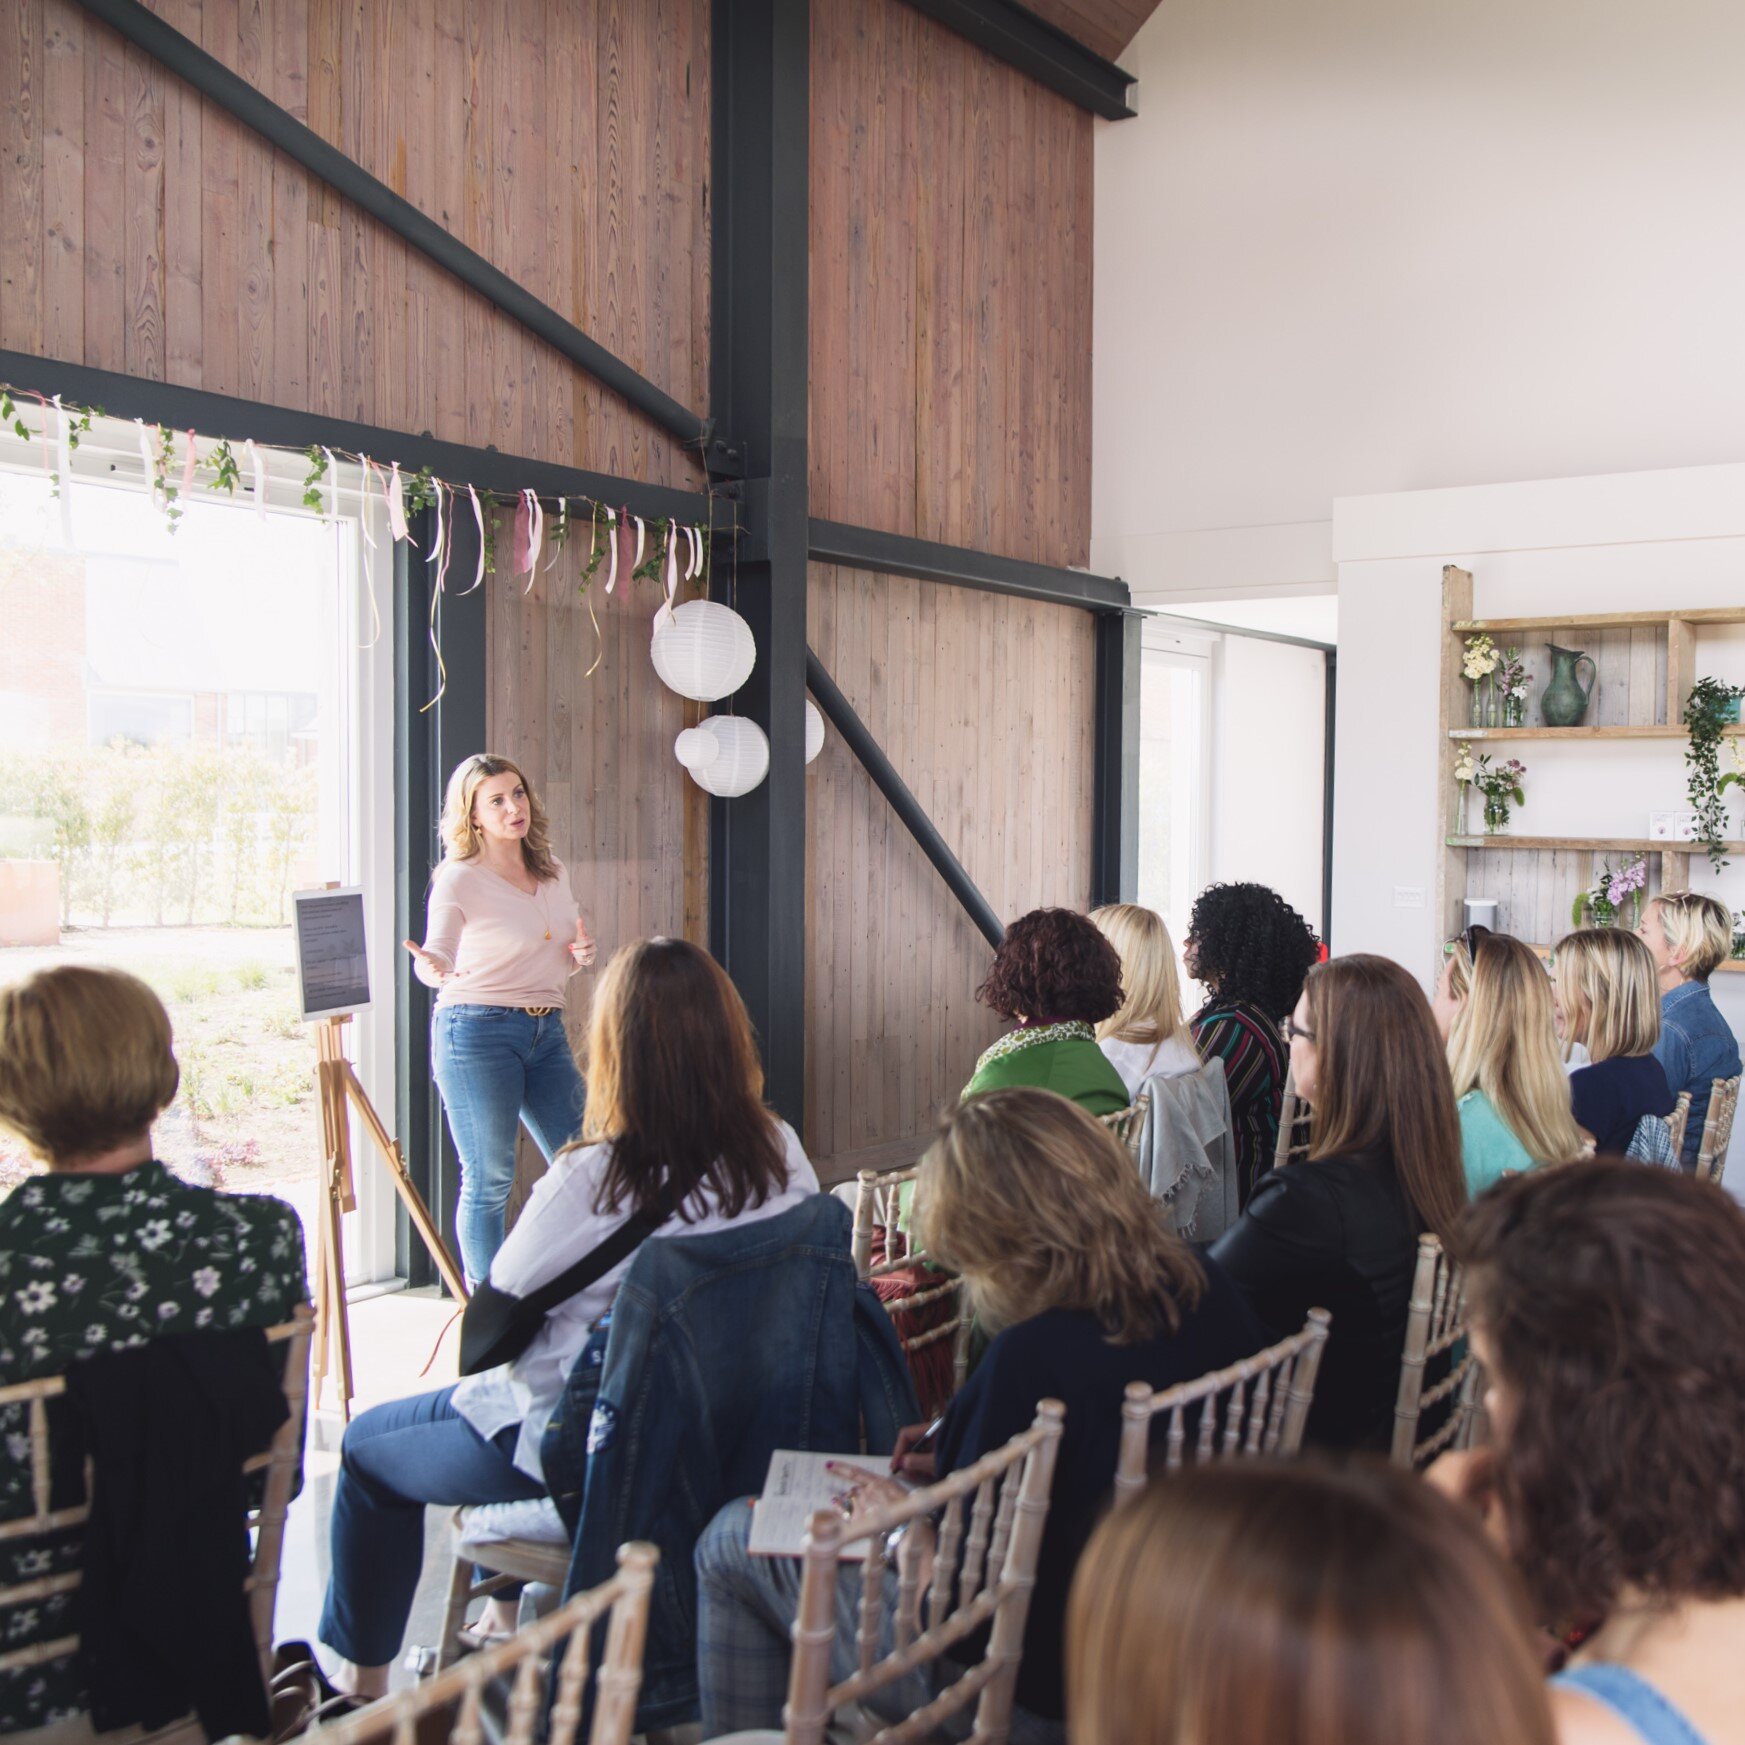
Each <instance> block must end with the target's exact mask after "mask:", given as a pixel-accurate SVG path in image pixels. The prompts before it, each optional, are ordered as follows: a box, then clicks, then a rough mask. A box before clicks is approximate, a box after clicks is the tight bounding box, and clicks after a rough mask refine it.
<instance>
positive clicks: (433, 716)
mask: <svg viewBox="0 0 1745 1745" xmlns="http://www.w3.org/2000/svg"><path fill="white" fill-rule="evenodd" d="M434 531H435V529H434V527H433V526H432V524H431V518H430V512H429V511H428V510H424V511H422V512H421V513H419V514H418V515H416V516H414V517H413V519H412V523H411V532H412V536H413V537H412V540H411V542H410V543H408V544H401V545H397V546H396V547H395V584H396V585H395V588H394V802H395V803H394V932H395V938H396V939H422V938H423V937H424V926H425V905H426V900H427V899H428V897H429V894H430V876H431V873H432V871H433V870H434V869H435V866H436V863H437V862H438V861H439V860H440V859H441V858H442V843H441V839H440V836H439V834H438V830H437V825H438V821H439V819H440V817H441V813H442V791H443V788H444V786H445V785H446V783H447V781H448V775H449V772H450V771H451V770H452V769H453V768H454V767H455V765H456V764H458V763H459V762H461V760H462V759H463V758H467V757H471V756H472V755H473V753H475V752H479V751H484V750H486V749H487V747H486V743H485V733H486V717H485V591H484V590H483V589H482V588H481V589H478V590H476V591H474V592H471V593H466V592H462V591H460V587H461V586H464V582H465V579H466V578H470V577H471V576H472V574H473V573H474V570H475V568H476V566H477V563H478V552H479V547H478V540H479V533H478V529H477V527H475V526H474V525H473V523H472V521H471V519H470V518H469V517H467V516H464V515H457V516H456V517H455V518H454V521H453V523H452V525H451V528H450V535H451V537H452V539H453V541H454V544H453V548H452V557H451V559H450V562H449V571H448V574H449V586H448V587H447V588H446V589H445V590H444V591H443V592H442V594H441V595H440V596H439V597H438V599H437V601H436V625H437V635H438V638H439V639H440V641H441V643H442V660H443V667H444V668H446V674H447V679H446V683H444V682H443V673H442V671H441V670H439V668H438V666H437V661H436V654H435V651H434V650H433V649H432V648H431V646H430V602H431V593H432V590H433V589H434V588H435V587H436V566H435V565H434V564H433V563H431V561H430V559H429V557H428V556H427V555H426V553H427V552H428V551H429V549H430V546H431V543H432V536H433V534H434ZM456 577H460V578H462V582H461V584H460V586H457V585H456V583H455V578H456ZM439 688H440V689H441V693H442V694H441V696H440V697H439V698H438V700H437V702H436V704H435V706H434V707H432V708H429V709H426V708H425V707H424V705H425V704H426V703H428V702H429V701H430V699H431V698H432V697H435V696H437V692H438V689H439ZM505 749H506V750H507V751H508V752H509V755H510V756H517V755H519V754H520V753H521V751H522V750H523V749H524V748H522V747H519V746H510V747H506V748H505ZM398 966H399V967H398V974H397V977H396V983H395V994H396V996H397V1000H396V1006H395V1050H394V1064H395V1080H396V1085H395V1097H396V1109H395V1115H396V1119H397V1122H398V1125H399V1131H400V1144H401V1148H402V1150H403V1151H404V1152H405V1155H406V1167H407V1169H408V1170H409V1171H410V1173H411V1175H412V1179H413V1181H414V1182H415V1183H416V1185H417V1187H418V1191H419V1192H420V1193H421V1194H422V1195H423V1196H424V1200H425V1203H426V1204H427V1205H428V1206H429V1207H430V1211H431V1215H432V1216H433V1217H434V1218H435V1220H436V1227H437V1229H438V1230H439V1231H440V1232H441V1233H442V1239H443V1241H444V1242H446V1243H447V1244H448V1247H449V1250H450V1252H451V1253H455V1254H458V1253H459V1252H460V1246H459V1239H458V1232H457V1229H456V1225H455V1208H456V1205H457V1203H458V1201H459V1198H460V1158H459V1156H458V1154H457V1153H456V1151H455V1148H454V1140H453V1138H452V1137H451V1135H450V1134H449V1131H448V1123H447V1122H446V1121H445V1120H444V1119H443V1116H442V1104H441V1100H440V1098H439V1097H438V1095H437V1091H436V1081H435V1077H434V1074H433V1071H432V1061H431V1052H430V1014H431V1008H432V1005H433V1003H434V999H435V996H434V995H433V994H432V993H431V991H430V989H429V988H427V987H426V986H425V985H424V984H423V983H422V982H421V981H419V980H418V978H417V977H416V976H415V975H414V974H413V973H412V958H411V954H410V953H409V952H400V953H399V954H398ZM394 1258H395V1268H396V1270H397V1271H399V1272H400V1273H402V1274H404V1275H405V1277H406V1278H407V1280H408V1282H410V1283H412V1284H415V1285H420V1284H436V1283H439V1282H440V1281H439V1279H438V1278H437V1274H436V1269H435V1267H434V1266H433V1265H432V1263H431V1260H430V1255H429V1253H428V1251H427V1250H426V1249H425V1247H424V1245H423V1243H422V1242H419V1241H417V1240H416V1239H415V1238H414V1237H413V1236H412V1234H411V1229H410V1226H409V1224H408V1222H407V1218H406V1212H405V1208H404V1207H401V1208H400V1209H399V1212H398V1217H397V1222H396V1225H395V1238H394Z"/></svg>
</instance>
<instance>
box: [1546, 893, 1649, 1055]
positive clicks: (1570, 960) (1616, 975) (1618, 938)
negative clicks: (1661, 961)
mask: <svg viewBox="0 0 1745 1745" xmlns="http://www.w3.org/2000/svg"><path fill="white" fill-rule="evenodd" d="M1551 963H1552V972H1551V973H1552V975H1553V976H1554V977H1555V978H1556V981H1557V998H1558V1000H1559V1001H1560V1002H1561V1004H1562V1006H1563V1017H1564V1031H1565V1035H1564V1041H1565V1042H1566V1043H1567V1042H1582V1043H1585V1044H1586V1045H1587V1052H1588V1058H1589V1059H1590V1060H1591V1061H1593V1062H1595V1063H1596V1064H1597V1063H1598V1062H1600V1061H1602V1060H1614V1059H1617V1058H1619V1057H1620V1056H1630V1055H1641V1054H1652V1053H1653V1052H1654V1045H1655V1043H1657V1042H1658V1041H1659V1040H1660V973H1659V971H1658V970H1656V969H1655V967H1654V953H1653V952H1651V951H1650V950H1649V949H1648V947H1647V946H1646V945H1644V944H1643V943H1642V941H1641V940H1640V939H1638V938H1637V937H1636V935H1635V934H1634V933H1631V932H1628V931H1626V930H1625V929H1624V928H1622V927H1583V928H1580V929H1578V930H1577V931H1576V932H1574V933H1566V934H1564V936H1563V937H1562V938H1561V939H1560V940H1558V942H1557V947H1556V950H1555V951H1554V952H1553V953H1552V958H1551Z"/></svg>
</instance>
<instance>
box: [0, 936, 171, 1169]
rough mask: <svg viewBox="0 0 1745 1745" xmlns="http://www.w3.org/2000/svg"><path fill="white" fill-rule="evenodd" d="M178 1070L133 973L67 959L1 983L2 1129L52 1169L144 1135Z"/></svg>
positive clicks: (164, 1016)
mask: <svg viewBox="0 0 1745 1745" xmlns="http://www.w3.org/2000/svg"><path fill="white" fill-rule="evenodd" d="M180 1076H181V1075H180V1073H179V1072H178V1071H177V1068H176V1057H175V1055H174V1054H173V1053H172V1052H171V1050H170V1015H169V1013H167V1012H166V1011H165V1010H164V1007H163V1002H162V1001H161V1000H160V999H159V998H158V997H157V995H156V994H154V993H153V992H152V991H151V989H150V988H148V987H147V986H146V985H145V983H144V982H142V981H141V980H140V979H139V978H138V977H137V976H130V975H128V974H126V973H125V972H124V971H122V970H118V969H86V968H83V967H80V966H75V965H71V964H67V965H62V966H60V967H58V968H55V969H45V970H39V971H38V972H37V973H36V974H35V975H33V976H30V977H29V978H27V979H26V980H24V981H22V982H19V983H17V984H15V985H14V986H12V987H9V988H4V989H0V1126H5V1127H9V1128H10V1129H11V1130H12V1131H13V1132H14V1133H16V1134H17V1135H18V1137H19V1138H20V1139H22V1140H23V1141H24V1143H25V1144H26V1145H27V1146H28V1147H29V1148H30V1150H31V1151H33V1152H34V1153H35V1154H36V1155H37V1156H38V1157H40V1158H42V1159H43V1160H44V1161H45V1162H47V1163H48V1165H49V1166H50V1168H54V1167H55V1166H57V1165H58V1164H60V1163H61V1162H62V1161H64V1160H67V1159H71V1158H76V1157H88V1156H90V1155H92V1154H93V1153H94V1152H99V1151H109V1150H112V1149H113V1148H114V1147H115V1146H117V1145H121V1144H124V1143H125V1142H126V1141H127V1140H129V1139H136V1138H138V1137H139V1135H140V1134H142V1133H145V1132H147V1131H148V1130H149V1129H150V1127H151V1124H152V1123H153V1122H154V1121H155V1120H156V1119H157V1118H158V1116H159V1115H161V1114H162V1113H163V1112H164V1110H165V1109H167V1108H168V1107H169V1106H170V1103H171V1102H172V1101H173V1100H174V1098H175V1095H176V1086H177V1084H178V1083H179V1082H180Z"/></svg>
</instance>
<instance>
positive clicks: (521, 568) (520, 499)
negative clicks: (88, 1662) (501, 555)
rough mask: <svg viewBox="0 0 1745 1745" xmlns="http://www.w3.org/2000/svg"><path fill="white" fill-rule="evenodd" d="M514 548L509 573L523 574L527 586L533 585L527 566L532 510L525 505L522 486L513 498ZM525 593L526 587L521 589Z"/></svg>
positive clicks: (531, 536)
mask: <svg viewBox="0 0 1745 1745" xmlns="http://www.w3.org/2000/svg"><path fill="white" fill-rule="evenodd" d="M512 538H513V542H514V549H513V550H512V551H511V552H510V556H509V564H510V568H509V573H510V574H511V575H512V576H519V575H523V574H525V575H526V576H527V587H528V588H531V587H532V586H533V575H532V572H531V571H530V570H529V569H528V566H527V557H528V552H529V550H530V549H531V547H532V545H533V511H532V510H530V509H529V508H528V507H527V488H526V486H523V487H522V488H521V490H520V491H519V492H518V493H517V495H516V499H515V526H514V530H513V534H512ZM521 591H522V592H523V593H526V591H527V588H523V589H522V590H521Z"/></svg>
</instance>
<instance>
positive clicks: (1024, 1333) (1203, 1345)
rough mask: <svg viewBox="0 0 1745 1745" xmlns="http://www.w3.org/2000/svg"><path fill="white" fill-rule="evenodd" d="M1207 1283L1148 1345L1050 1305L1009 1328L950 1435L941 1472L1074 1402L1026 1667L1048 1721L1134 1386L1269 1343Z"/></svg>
mask: <svg viewBox="0 0 1745 1745" xmlns="http://www.w3.org/2000/svg"><path fill="white" fill-rule="evenodd" d="M1206 1280H1207V1283H1206V1292H1205V1295H1204V1296H1202V1297H1201V1298H1200V1301H1199V1304H1198V1306H1197V1307H1195V1308H1194V1309H1193V1310H1191V1311H1189V1312H1187V1313H1185V1314H1183V1316H1182V1322H1181V1327H1180V1329H1179V1331H1177V1332H1175V1333H1173V1334H1170V1333H1164V1334H1162V1335H1161V1336H1160V1337H1158V1338H1156V1339H1153V1340H1150V1341H1148V1342H1147V1343H1145V1344H1141V1345H1111V1344H1110V1343H1109V1341H1108V1340H1107V1339H1106V1338H1105V1337H1104V1334H1103V1330H1102V1328H1101V1326H1099V1325H1098V1323H1097V1321H1096V1318H1095V1317H1094V1316H1092V1315H1090V1314H1089V1313H1087V1312H1085V1311H1083V1310H1074V1309H1050V1310H1049V1311H1047V1313H1045V1314H1041V1315H1038V1316H1036V1317H1035V1318H1034V1319H1033V1320H1029V1321H1022V1322H1020V1323H1019V1324H1018V1325H1017V1326H1015V1327H1008V1328H1007V1329H1006V1331H1005V1332H1003V1333H1001V1334H1000V1335H999V1336H998V1337H997V1338H996V1339H995V1340H994V1341H993V1343H992V1344H991V1345H989V1347H988V1349H987V1353H986V1355H985V1356H984V1357H983V1358H982V1360H981V1362H980V1363H979V1364H977V1365H976V1368H975V1372H974V1373H973V1374H972V1375H971V1376H970V1378H969V1379H968V1381H966V1382H965V1383H964V1385H963V1387H962V1389H961V1390H960V1391H959V1393H958V1395H957V1398H956V1399H955V1400H954V1401H953V1402H952V1405H951V1410H950V1412H949V1414H948V1415H947V1417H946V1420H945V1424H944V1427H943V1428H942V1429H941V1431H940V1436H939V1460H938V1470H939V1474H940V1476H941V1477H944V1476H945V1475H946V1474H947V1473H951V1472H955V1471H956V1470H957V1469H958V1468H959V1467H961V1466H968V1465H969V1464H970V1462H971V1461H974V1460H979V1459H980V1458H981V1456H982V1455H984V1454H986V1453H988V1452H989V1451H990V1450H991V1449H995V1448H998V1447H999V1446H1000V1444H1001V1443H1003V1442H1006V1441H1009V1440H1010V1439H1011V1438H1012V1437H1013V1436H1016V1435H1017V1434H1018V1433H1019V1432H1020V1431H1022V1430H1027V1429H1029V1427H1030V1425H1031V1423H1032V1422H1033V1421H1034V1420H1035V1417H1036V1404H1037V1402H1038V1401H1039V1400H1045V1399H1056V1400H1059V1401H1061V1402H1062V1403H1063V1404H1064V1405H1065V1407H1066V1422H1065V1425H1064V1427H1063V1429H1062V1431H1061V1437H1060V1447H1059V1452H1058V1455H1057V1458H1056V1461H1055V1467H1054V1488H1053V1490H1052V1491H1051V1492H1050V1495H1049V1503H1048V1517H1047V1520H1046V1522H1045V1524H1044V1526H1043V1530H1042V1549H1041V1552H1040V1555H1039V1557H1038V1560H1037V1566H1036V1586H1035V1589H1034V1590H1033V1591H1032V1593H1031V1596H1030V1616H1029V1620H1028V1622H1027V1624H1026V1626H1025V1630H1024V1658H1023V1660H1022V1661H1020V1662H1019V1667H1018V1690H1017V1700H1018V1702H1019V1703H1020V1704H1021V1705H1022V1706H1023V1707H1024V1708H1026V1709H1028V1710H1029V1711H1030V1712H1031V1714H1033V1715H1039V1716H1041V1717H1043V1718H1044V1719H1046V1720H1051V1721H1057V1720H1060V1719H1062V1718H1063V1717H1064V1716H1065V1713H1066V1707H1065V1702H1064V1698H1063V1695H1062V1689H1061V1684H1062V1674H1061V1657H1062V1651H1063V1646H1064V1644H1063V1636H1064V1632H1065V1628H1066V1599H1067V1590H1068V1589H1069V1588H1070V1587H1071V1585H1072V1572H1073V1570H1074V1569H1075V1568H1076V1567H1077V1565H1078V1560H1079V1553H1080V1552H1081V1551H1083V1550H1084V1547H1085V1542H1086V1540H1088V1539H1089V1538H1090V1536H1091V1531H1092V1529H1093V1528H1094V1527H1095V1526H1096V1524H1097V1522H1098V1520H1099V1519H1100V1518H1101V1516H1102V1513H1103V1509H1104V1506H1105V1505H1106V1504H1107V1502H1108V1501H1109V1498H1110V1497H1111V1496H1112V1495H1113V1494H1114V1486H1115V1462H1116V1459H1117V1457H1118V1456H1119V1453H1120V1448H1121V1400H1122V1395H1123V1394H1124V1392H1125V1390H1126V1387H1127V1384H1128V1383H1129V1382H1130V1381H1144V1382H1150V1383H1151V1385H1152V1386H1153V1387H1159V1388H1162V1387H1171V1386H1173V1385H1174V1384H1175V1383H1177V1382H1182V1381H1192V1380H1194V1379H1195V1378H1196V1377H1198V1376H1202V1375H1205V1374H1206V1373H1207V1372H1208V1371H1211V1370H1214V1369H1222V1368H1223V1367H1224V1366H1225V1365H1226V1364H1231V1363H1237V1362H1240V1361H1241V1359H1243V1358H1244V1357H1252V1356H1253V1355H1254V1353H1255V1352H1257V1351H1259V1350H1261V1349H1263V1348H1264V1347H1265V1346H1266V1345H1267V1344H1269V1343H1270V1341H1269V1340H1268V1339H1267V1336H1266V1329H1265V1328H1264V1327H1262V1326H1261V1325H1260V1323H1259V1322H1258V1321H1256V1320H1255V1318H1254V1316H1253V1315H1252V1314H1251V1313H1250V1312H1249V1309H1248V1306H1247V1304H1246V1303H1244V1302H1243V1300H1242V1298H1241V1296H1240V1294H1239V1293H1238V1292H1237V1291H1236V1290H1235V1289H1234V1287H1233V1286H1232V1285H1231V1283H1230V1281H1229V1280H1228V1279H1227V1278H1226V1277H1225V1276H1224V1274H1223V1272H1222V1271H1221V1270H1220V1269H1219V1268H1218V1266H1217V1265H1216V1264H1214V1263H1211V1262H1207V1263H1206ZM1164 1425H1165V1420H1164V1419H1162V1418H1158V1419H1156V1420H1154V1422H1153V1429H1154V1431H1155V1432H1156V1433H1157V1434H1158V1435H1159V1436H1161V1434H1162V1433H1163V1429H1164ZM966 1658H969V1659H973V1658H974V1657H973V1655H971V1656H968V1657H966Z"/></svg>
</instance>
